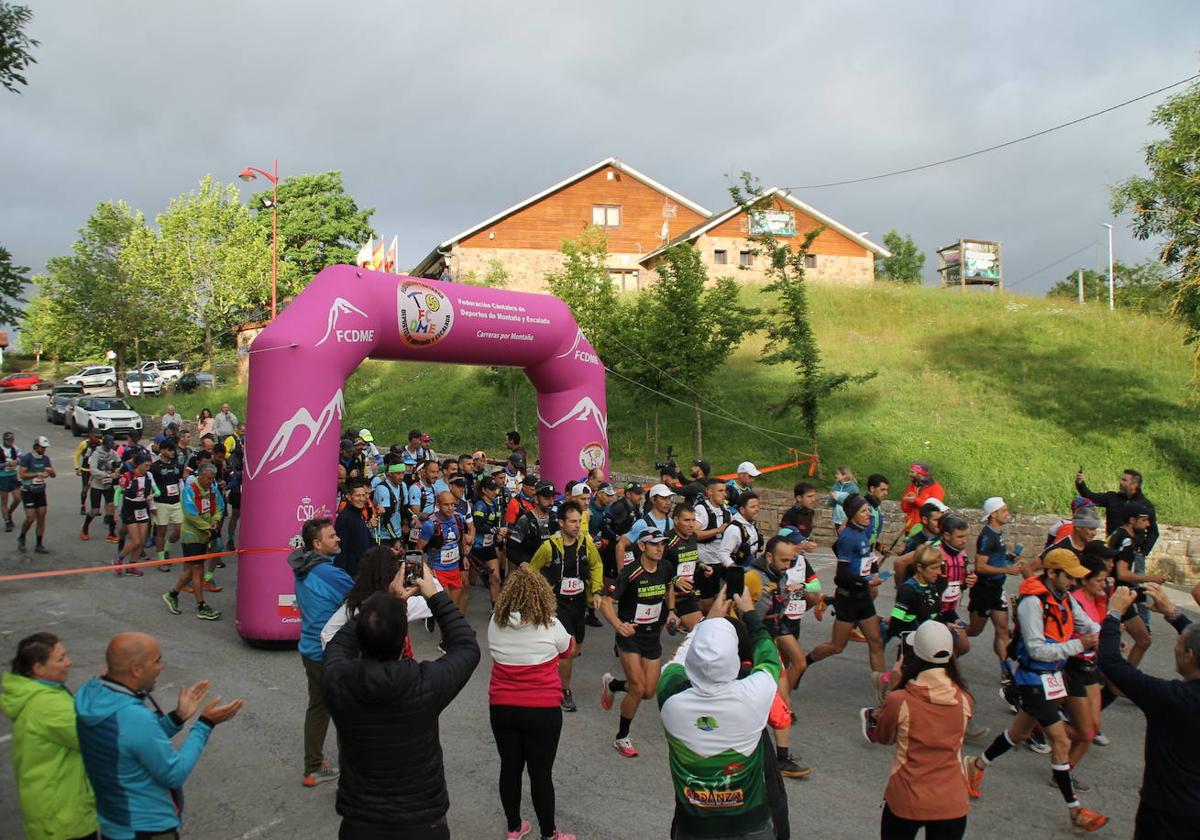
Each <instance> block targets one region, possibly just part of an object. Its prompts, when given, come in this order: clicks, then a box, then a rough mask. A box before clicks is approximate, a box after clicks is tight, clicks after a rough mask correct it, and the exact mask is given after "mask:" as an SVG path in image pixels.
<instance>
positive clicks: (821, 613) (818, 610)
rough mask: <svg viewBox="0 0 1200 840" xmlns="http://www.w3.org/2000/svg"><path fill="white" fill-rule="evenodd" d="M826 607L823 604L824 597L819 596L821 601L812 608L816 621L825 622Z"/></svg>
mask: <svg viewBox="0 0 1200 840" xmlns="http://www.w3.org/2000/svg"><path fill="white" fill-rule="evenodd" d="M826 606H827V605H826V603H825V597H824V596H821V600H819V601H817V605H816V606H815V607H813V615H815V616H816V617H817V621H824V620H825V608H826Z"/></svg>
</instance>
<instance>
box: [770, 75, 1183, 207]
mask: <svg viewBox="0 0 1200 840" xmlns="http://www.w3.org/2000/svg"><path fill="white" fill-rule="evenodd" d="M1196 79H1200V73H1197V74H1196V75H1194V76H1188V77H1187V78H1186V79H1180V80H1179V81H1178V82H1172V83H1171V84H1169V85H1166V86H1164V87H1160V88H1158V89H1157V90H1152V91H1150V92H1149V93H1143V94H1142V95H1141V96H1135V97H1134V98H1133V99H1126V100H1125V101H1124V102H1118V103H1117V104H1116V105H1110V106H1109V107H1107V108H1104V109H1102V110H1099V111H1095V112H1093V113H1091V114H1088V115H1086V116H1083V117H1079V118H1077V119H1073V120H1070V121H1069V122H1064V123H1059V124H1058V125H1055V126H1051V127H1050V128H1043V129H1042V130H1041V131H1035V132H1034V133H1033V134H1026V135H1025V136H1024V137H1017V138H1015V139H1013V140H1006V141H1005V142H1003V143H997V144H996V145H994V146H988V147H987V148H985V149H976V150H975V151H973V152H967V153H965V154H961V155H955V156H954V157H949V158H944V159H942V160H937V161H934V162H933V163H923V164H921V165H920V166H910V167H909V168H908V169H897V170H896V171H894V172H884V173H882V174H880V175H871V176H870V177H867V178H851V179H850V180H847V181H830V182H828V183H825V184H804V185H802V186H798V187H785V188H784V189H786V190H788V191H795V190H819V189H823V188H825V187H843V186H846V185H847V184H864V183H866V182H867V181H878V180H880V179H881V178H892V177H894V176H896V175H907V174H909V173H910V172H920V171H922V170H924V169H932V168H933V167H935V166H943V165H945V164H947V163H954V162H956V161H960V160H966V159H967V158H972V157H975V156H976V155H982V154H986V153H987V152H994V151H996V150H997V149H1004V148H1007V147H1008V146H1014V145H1016V144H1017V143H1024V142H1025V141H1026V140H1033V139H1034V138H1036V137H1041V136H1043V135H1046V134H1050V133H1051V132H1054V131H1060V130H1061V129H1064V128H1070V127H1071V126H1073V125H1078V124H1079V123H1081V122H1086V121H1088V120H1090V119H1095V118H1096V117H1099V116H1103V115H1104V114H1107V113H1109V112H1110V111H1115V110H1117V109H1118V108H1124V107H1125V106H1126V105H1132V104H1133V103H1134V102H1141V101H1142V100H1143V99H1149V98H1150V97H1151V96H1156V95H1157V94H1160V93H1162V92H1163V91H1167V90H1170V89H1171V88H1175V87H1179V86H1180V85H1185V84H1187V83H1188V82H1191V81H1195V80H1196Z"/></svg>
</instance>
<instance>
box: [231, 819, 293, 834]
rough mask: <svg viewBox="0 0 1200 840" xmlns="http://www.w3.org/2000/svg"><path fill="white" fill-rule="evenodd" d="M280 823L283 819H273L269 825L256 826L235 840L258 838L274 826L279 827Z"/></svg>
mask: <svg viewBox="0 0 1200 840" xmlns="http://www.w3.org/2000/svg"><path fill="white" fill-rule="evenodd" d="M281 822H283V817H276V818H275V819H273V820H271V821H270V822H269V823H263V824H262V825H260V826H256V827H254V828H252V829H250V830H249V831H247V832H246V833H245V834H243V835H242V836H241V837H239V838H237V840H250V839H251V838H252V837H259V836H261V835H263V834H265V833H266V832H267V831H270V830H271V829H272V828H274V827H275V826H277V825H279V824H280V823H281Z"/></svg>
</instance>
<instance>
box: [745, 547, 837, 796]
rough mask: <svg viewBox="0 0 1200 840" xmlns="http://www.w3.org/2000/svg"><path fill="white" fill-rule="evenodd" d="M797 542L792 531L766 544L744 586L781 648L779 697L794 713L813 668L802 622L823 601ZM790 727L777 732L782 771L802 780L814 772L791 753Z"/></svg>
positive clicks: (814, 577) (764, 623)
mask: <svg viewBox="0 0 1200 840" xmlns="http://www.w3.org/2000/svg"><path fill="white" fill-rule="evenodd" d="M796 540H803V536H802V535H801V534H800V532H799V531H794V530H789V534H788V536H774V537H771V539H769V540H767V545H766V547H765V548H764V549H763V554H762V556H761V557H758V558H755V559H754V560H753V561H752V562H751V564H750V566H749V568H748V569H747V570H746V583H745V585H746V591H747V592H749V593H750V599H751V601H752V602H753V603H754V609H755V611H756V612H757V613H758V616H759V618H761V619H762V623H763V626H764V627H766V628H767V632H768V633H769V634H770V636H771V639H772V640H773V641H774V642H775V647H776V648H778V650H779V658H780V660H781V661H782V663H783V668H784V670H783V671H782V673H780V675H779V681H778V683H779V696H780V697H781V698H782V699H783V702H784V704H785V705H786V706H787V709H788V712H789V713H790V712H791V710H792V701H791V696H792V692H793V691H795V689H796V687H797V686H798V685H799V684H800V678H801V677H802V676H804V670H805V669H806V668H807V667H808V665H807V663H806V662H805V659H804V648H803V647H801V645H800V622H801V619H803V618H804V613H805V612H807V610H808V608H809V607H815V606H816V605H817V604H818V603H819V602H820V599H821V595H820V591H821V584H820V580H819V579H818V578H817V573H816V572H814V571H813V568H812V566H811V565H809V563H808V560H807V559H806V558H805V557H804V555H803V554H801V553H800V551H799V548H800V543H799V542H797V541H796ZM810 585H813V588H812V589H809V586H810ZM789 717H791V715H790V714H789ZM790 724H791V721H789V724H788V726H785V727H782V728H779V729H775V730H774V731H775V749H776V753H777V761H778V764H779V772H780V773H781V774H782V775H783V776H786V777H787V778H789V779H803V778H806V777H808V776H810V775H811V774H812V769H811V768H809V767H801V766H800V765H799V764H797V763H796V760H795V758H794V757H793V755H792V753H791V749H790V743H791V725H790Z"/></svg>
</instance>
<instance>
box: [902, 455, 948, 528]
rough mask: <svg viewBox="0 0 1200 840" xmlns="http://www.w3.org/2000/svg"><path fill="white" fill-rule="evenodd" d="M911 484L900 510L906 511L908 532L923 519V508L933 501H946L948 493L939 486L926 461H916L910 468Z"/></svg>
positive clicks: (905, 517)
mask: <svg viewBox="0 0 1200 840" xmlns="http://www.w3.org/2000/svg"><path fill="white" fill-rule="evenodd" d="M908 477H909V480H910V483H909V485H908V487H907V488H905V490H904V495H903V496H901V497H900V510H902V511H904V528H905V530H908V529H910V528H912V527H913V526H914V525H916V524H917V522H918V521H920V519H921V507H922V505H924V504H925V503H926V502H928V501H930V500H931V499H937V500H938V501H939V502H941V501H945V499H946V491H945V490H944V489H943V488H942V485H940V484H938V483H937V482H936V481H935V480H934V478H933V474H932V473H930V471H929V465H928V464H926V463H925V462H924V461H914V462H913V463H911V464H909V466H908Z"/></svg>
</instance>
